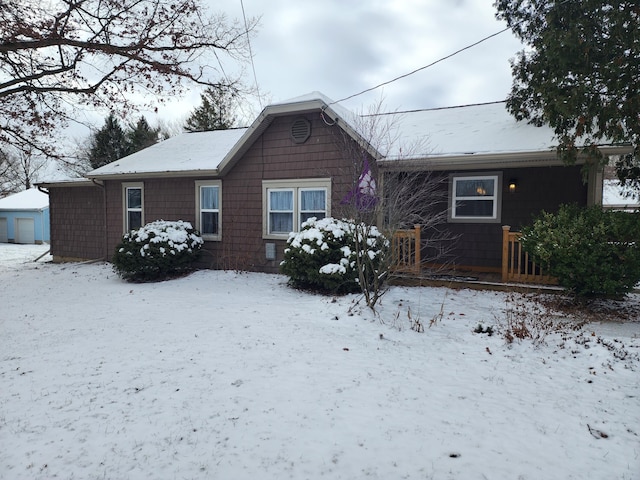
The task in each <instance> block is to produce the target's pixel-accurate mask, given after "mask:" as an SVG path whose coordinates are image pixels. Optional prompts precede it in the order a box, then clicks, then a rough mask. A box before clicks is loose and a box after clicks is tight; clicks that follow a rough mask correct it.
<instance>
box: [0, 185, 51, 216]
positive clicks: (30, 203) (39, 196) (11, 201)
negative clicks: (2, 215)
mask: <svg viewBox="0 0 640 480" xmlns="http://www.w3.org/2000/svg"><path fill="white" fill-rule="evenodd" d="M47 208H49V195H47V194H46V193H43V192H41V191H40V190H38V189H37V188H30V189H29V190H23V191H22V192H18V193H14V194H13V195H9V196H8V197H4V198H0V210H4V211H8V210H19V211H25V210H45V209H47Z"/></svg>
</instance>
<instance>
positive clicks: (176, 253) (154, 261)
mask: <svg viewBox="0 0 640 480" xmlns="http://www.w3.org/2000/svg"><path fill="white" fill-rule="evenodd" d="M203 243H204V241H203V240H202V237H201V236H200V234H199V233H198V232H197V231H196V230H194V229H193V227H192V226H191V224H190V223H189V222H183V221H181V220H179V221H177V222H166V221H164V220H157V221H155V222H152V223H148V224H146V225H145V226H143V227H142V228H140V229H138V230H132V231H131V232H129V233H127V234H125V235H124V236H123V237H122V241H121V242H120V243H119V244H118V246H117V247H116V253H115V254H114V256H113V259H112V263H113V268H114V270H115V271H116V272H117V273H118V275H120V276H121V277H122V278H124V279H127V280H132V281H142V282H144V281H153V280H159V279H163V278H167V277H170V276H172V275H175V274H178V273H181V272H185V271H188V270H190V269H191V267H192V264H193V262H194V261H195V260H197V258H198V256H199V255H200V249H201V247H202V244H203Z"/></svg>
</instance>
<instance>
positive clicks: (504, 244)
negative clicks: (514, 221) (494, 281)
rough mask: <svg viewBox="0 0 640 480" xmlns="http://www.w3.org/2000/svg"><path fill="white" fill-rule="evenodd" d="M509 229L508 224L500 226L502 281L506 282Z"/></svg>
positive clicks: (507, 274) (507, 276) (507, 275)
mask: <svg viewBox="0 0 640 480" xmlns="http://www.w3.org/2000/svg"><path fill="white" fill-rule="evenodd" d="M509 230H511V226H510V225H503V226H502V281H503V282H506V281H507V280H508V278H509Z"/></svg>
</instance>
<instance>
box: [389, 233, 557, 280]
mask: <svg viewBox="0 0 640 480" xmlns="http://www.w3.org/2000/svg"><path fill="white" fill-rule="evenodd" d="M521 235H522V234H521V233H520V232H512V231H511V227H510V226H508V225H505V226H503V227H502V266H501V268H495V269H489V268H477V267H476V268H474V267H464V266H462V267H461V266H457V265H450V266H449V265H428V264H425V263H424V262H422V261H421V248H419V247H420V246H422V245H423V239H422V230H421V227H420V225H415V226H414V228H413V229H407V230H399V231H397V232H395V234H394V235H393V239H392V245H391V250H392V255H393V258H394V264H393V266H392V269H391V270H392V275H393V283H397V284H404V285H427V284H428V285H439V286H456V287H460V288H463V287H464V288H479V289H493V290H513V289H521V290H537V291H540V290H545V291H553V292H559V291H562V290H563V289H562V288H561V287H559V286H558V282H557V280H556V279H555V278H553V277H552V276H550V275H547V274H546V273H545V272H544V270H543V269H542V268H541V267H540V266H539V265H537V264H536V263H535V262H533V261H532V260H531V258H530V257H529V255H528V254H527V253H526V252H524V251H523V250H522V245H521V243H520V237H521Z"/></svg>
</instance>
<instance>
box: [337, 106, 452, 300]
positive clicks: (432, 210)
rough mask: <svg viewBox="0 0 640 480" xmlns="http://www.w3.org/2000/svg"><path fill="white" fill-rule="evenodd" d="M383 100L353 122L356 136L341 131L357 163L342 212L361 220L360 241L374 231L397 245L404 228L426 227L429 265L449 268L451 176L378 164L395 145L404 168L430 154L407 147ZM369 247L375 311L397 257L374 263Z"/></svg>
mask: <svg viewBox="0 0 640 480" xmlns="http://www.w3.org/2000/svg"><path fill="white" fill-rule="evenodd" d="M381 111H382V100H380V102H379V103H377V104H375V105H373V106H372V107H371V108H370V110H369V112H368V113H366V114H362V115H354V116H353V117H352V118H350V122H351V123H352V124H353V125H354V127H355V132H351V133H352V134H349V133H348V132H345V131H343V130H340V132H339V134H338V136H337V137H336V138H337V140H336V141H337V142H338V145H339V148H340V150H341V151H342V152H343V154H344V155H345V157H346V158H349V159H351V160H352V165H351V166H350V168H351V171H350V172H345V175H346V178H350V179H352V190H351V193H350V195H349V196H348V198H346V199H345V200H343V202H342V205H341V207H342V208H340V211H339V212H338V214H339V215H340V216H342V217H345V218H350V219H353V220H354V221H355V224H356V230H358V229H359V230H360V231H359V232H357V235H356V237H357V238H362V239H367V238H369V237H370V236H371V235H370V229H372V228H378V229H379V230H380V231H381V232H382V233H383V234H384V235H385V236H386V238H387V239H388V240H389V241H391V239H392V238H393V237H394V235H395V234H396V233H397V232H398V231H399V230H404V229H411V228H414V226H415V225H420V227H421V230H422V231H423V232H425V233H426V235H425V238H423V241H422V243H421V244H420V245H418V246H416V248H419V249H421V252H422V260H421V264H423V265H427V264H428V265H437V264H444V263H445V259H446V257H447V254H448V253H449V252H450V251H451V249H452V246H453V244H454V242H455V238H454V236H453V235H452V234H451V233H450V232H449V231H448V230H447V229H446V228H444V226H445V224H446V221H447V189H446V185H447V184H446V182H447V178H446V177H445V176H442V175H439V174H437V173H435V172H431V171H411V170H407V169H406V168H398V169H394V168H392V167H385V168H384V169H382V168H381V167H380V165H378V163H377V160H381V159H384V158H385V157H388V156H389V152H390V151H391V149H392V147H395V148H394V150H396V151H401V152H402V155H401V158H398V165H401V164H402V160H403V159H407V158H412V157H413V156H414V155H416V154H420V155H424V154H425V152H427V150H428V145H425V144H424V143H420V142H418V143H416V144H412V145H405V144H403V145H402V148H397V147H398V145H399V144H400V143H401V142H402V138H401V137H400V134H399V130H398V126H397V123H398V121H399V119H400V118H401V117H400V116H401V115H402V114H401V113H393V114H381V113H380V112H381ZM369 247H370V246H369V245H366V244H365V243H362V244H357V245H356V248H357V249H358V248H359V249H361V252H357V259H358V262H357V269H358V273H359V281H360V286H361V288H362V291H363V294H364V297H365V301H366V303H367V305H368V306H369V307H370V308H374V307H375V305H376V303H377V302H378V300H379V299H380V297H382V295H384V293H385V292H386V284H387V283H386V282H387V280H388V278H389V277H390V276H391V275H393V273H394V264H395V259H394V256H393V251H392V249H391V248H390V247H391V245H389V246H388V252H386V255H385V258H384V261H383V262H379V260H378V259H375V261H372V259H370V258H367V255H365V254H364V253H365V252H366V251H367V250H368V249H369Z"/></svg>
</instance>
